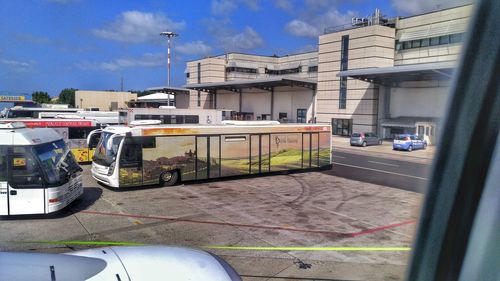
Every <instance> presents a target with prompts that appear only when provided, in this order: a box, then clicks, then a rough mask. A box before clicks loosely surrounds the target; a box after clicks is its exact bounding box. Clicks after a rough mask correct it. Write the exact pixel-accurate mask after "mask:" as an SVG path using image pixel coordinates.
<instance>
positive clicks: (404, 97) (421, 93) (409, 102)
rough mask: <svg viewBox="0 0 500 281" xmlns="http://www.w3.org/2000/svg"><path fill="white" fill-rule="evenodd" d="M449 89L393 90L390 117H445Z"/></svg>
mask: <svg viewBox="0 0 500 281" xmlns="http://www.w3.org/2000/svg"><path fill="white" fill-rule="evenodd" d="M448 92H449V88H448V87H430V88H391V93H390V94H391V97H390V116H391V118H395V117H400V116H411V117H436V118H442V117H444V113H445V111H446V103H447V99H448Z"/></svg>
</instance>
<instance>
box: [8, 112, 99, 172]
mask: <svg viewBox="0 0 500 281" xmlns="http://www.w3.org/2000/svg"><path fill="white" fill-rule="evenodd" d="M0 122H4V123H5V122H22V123H24V125H25V126H26V127H28V128H52V129H54V130H55V131H56V132H57V133H59V135H61V137H62V138H63V140H64V141H65V142H66V144H67V145H68V148H69V149H70V150H71V152H72V153H73V156H74V157H75V159H76V161H77V162H78V163H89V162H90V161H92V155H93V153H94V150H93V149H89V148H88V147H87V136H88V135H89V133H90V132H92V131H94V130H96V129H100V128H102V127H104V126H105V125H104V124H101V123H99V122H96V121H95V120H90V119H55V118H46V119H41V118H40V119H35V118H27V119H22V118H19V119H5V120H2V119H0Z"/></svg>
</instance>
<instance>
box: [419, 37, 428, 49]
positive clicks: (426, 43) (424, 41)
mask: <svg viewBox="0 0 500 281" xmlns="http://www.w3.org/2000/svg"><path fill="white" fill-rule="evenodd" d="M421 41H422V44H421V46H420V47H428V46H429V38H425V39H422V40H421Z"/></svg>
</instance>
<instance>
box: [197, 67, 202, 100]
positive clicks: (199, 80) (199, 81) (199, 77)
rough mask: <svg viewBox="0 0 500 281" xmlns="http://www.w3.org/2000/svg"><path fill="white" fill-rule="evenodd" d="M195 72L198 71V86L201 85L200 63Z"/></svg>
mask: <svg viewBox="0 0 500 281" xmlns="http://www.w3.org/2000/svg"><path fill="white" fill-rule="evenodd" d="M197 70H198V84H200V83H201V63H198V67H197ZM198 96H200V92H199V91H198Z"/></svg>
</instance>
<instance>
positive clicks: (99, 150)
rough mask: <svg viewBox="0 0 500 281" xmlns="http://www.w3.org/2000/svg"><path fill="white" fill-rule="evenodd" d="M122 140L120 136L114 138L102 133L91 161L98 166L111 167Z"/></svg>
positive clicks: (110, 134)
mask: <svg viewBox="0 0 500 281" xmlns="http://www.w3.org/2000/svg"><path fill="white" fill-rule="evenodd" d="M122 139H123V137H122V136H115V134H113V133H108V132H104V133H102V137H101V140H100V141H99V144H98V145H97V147H96V150H95V152H94V158H93V159H92V160H93V161H94V162H95V163H97V164H99V165H104V166H109V165H111V163H113V162H114V161H115V160H116V155H117V154H118V148H119V147H120V142H121V141H122Z"/></svg>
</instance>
